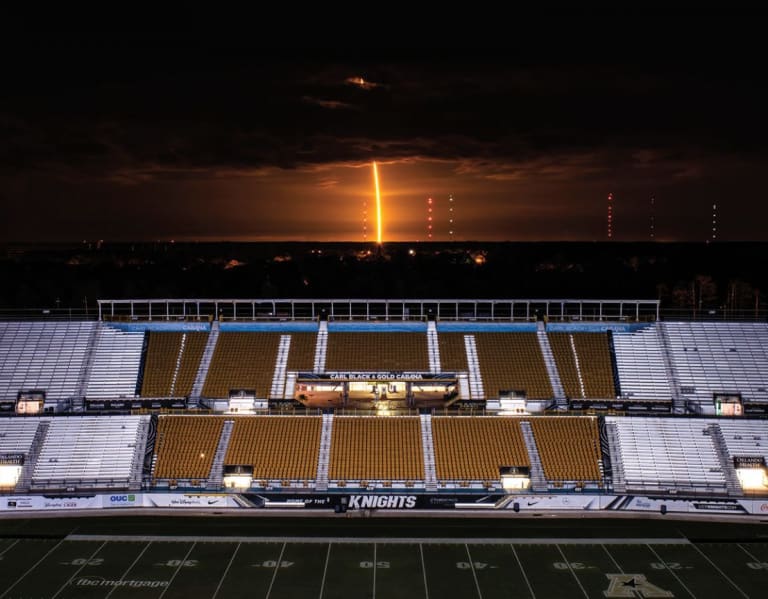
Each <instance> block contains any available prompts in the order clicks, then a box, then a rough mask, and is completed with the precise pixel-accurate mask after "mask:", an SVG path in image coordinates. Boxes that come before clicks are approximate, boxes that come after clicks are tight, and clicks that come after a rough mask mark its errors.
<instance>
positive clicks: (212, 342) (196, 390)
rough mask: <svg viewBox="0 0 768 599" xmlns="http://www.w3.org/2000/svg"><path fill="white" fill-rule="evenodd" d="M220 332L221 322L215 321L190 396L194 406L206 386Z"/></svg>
mask: <svg viewBox="0 0 768 599" xmlns="http://www.w3.org/2000/svg"><path fill="white" fill-rule="evenodd" d="M219 330H220V328H219V321H218V320H214V321H213V323H212V324H211V334H210V335H208V342H207V343H206V344H205V350H203V357H202V358H201V359H200V366H199V367H198V369H197V376H196V377H195V383H194V385H192V392H191V393H190V394H189V395H190V399H191V400H192V403H193V404H197V402H198V401H199V399H200V395H201V394H202V393H203V386H204V385H205V379H206V378H207V377H208V369H209V368H210V367H211V360H212V359H213V352H214V350H215V349H216V342H217V341H218V340H219Z"/></svg>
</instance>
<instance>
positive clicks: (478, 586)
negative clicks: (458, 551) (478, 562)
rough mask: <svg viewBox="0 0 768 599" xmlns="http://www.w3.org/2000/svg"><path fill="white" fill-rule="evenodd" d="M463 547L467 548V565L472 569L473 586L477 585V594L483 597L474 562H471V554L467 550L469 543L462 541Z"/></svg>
mask: <svg viewBox="0 0 768 599" xmlns="http://www.w3.org/2000/svg"><path fill="white" fill-rule="evenodd" d="M464 548H465V549H466V550H467V559H469V567H470V568H471V569H472V577H473V578H474V579H475V587H477V596H478V597H479V598H480V599H483V593H481V592H480V582H479V581H478V580H477V572H475V564H474V562H472V554H471V553H470V552H469V545H467V544H466V543H464Z"/></svg>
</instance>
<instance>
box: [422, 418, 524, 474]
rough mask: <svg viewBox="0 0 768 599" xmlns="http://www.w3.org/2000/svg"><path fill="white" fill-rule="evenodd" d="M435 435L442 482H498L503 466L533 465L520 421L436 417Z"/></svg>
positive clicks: (438, 469) (437, 463)
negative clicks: (500, 469)
mask: <svg viewBox="0 0 768 599" xmlns="http://www.w3.org/2000/svg"><path fill="white" fill-rule="evenodd" d="M432 436H433V443H434V449H435V470H436V474H437V479H438V480H439V481H453V480H464V481H471V480H482V481H496V482H498V480H499V477H500V474H499V468H500V467H501V466H521V467H529V466H530V462H529V459H528V452H527V450H526V447H525V441H524V440H523V435H522V431H521V430H520V422H519V420H518V419H517V418H501V417H481V416H477V417H459V416H445V417H435V418H433V419H432Z"/></svg>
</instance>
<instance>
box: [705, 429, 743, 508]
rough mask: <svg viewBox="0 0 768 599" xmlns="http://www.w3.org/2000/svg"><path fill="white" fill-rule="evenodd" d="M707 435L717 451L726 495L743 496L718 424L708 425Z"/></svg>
mask: <svg viewBox="0 0 768 599" xmlns="http://www.w3.org/2000/svg"><path fill="white" fill-rule="evenodd" d="M707 428H709V434H710V435H711V437H712V442H713V443H714V444H715V448H716V449H717V457H718V458H720V465H721V466H722V468H723V474H724V475H725V482H726V485H727V488H728V495H737V496H739V495H743V494H744V493H743V491H742V489H741V484H740V483H739V477H738V476H736V470H735V469H734V467H733V461H732V460H731V457H730V454H729V453H728V447H727V446H726V443H725V437H724V436H723V431H722V430H721V429H720V425H719V424H718V423H716V422H715V423H713V424H710V425H709V426H708V427H707Z"/></svg>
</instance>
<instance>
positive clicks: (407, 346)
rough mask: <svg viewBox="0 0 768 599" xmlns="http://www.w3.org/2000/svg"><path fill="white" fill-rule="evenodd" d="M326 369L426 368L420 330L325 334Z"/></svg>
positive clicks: (423, 335) (424, 337)
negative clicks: (326, 346)
mask: <svg viewBox="0 0 768 599" xmlns="http://www.w3.org/2000/svg"><path fill="white" fill-rule="evenodd" d="M325 368H326V370H368V371H371V370H394V371H396V370H411V371H422V372H428V371H429V358H428V355H427V336H426V335H425V334H423V333H363V332H359V333H347V332H332V333H329V334H328V350H327V356H326V362H325Z"/></svg>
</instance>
